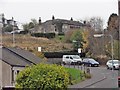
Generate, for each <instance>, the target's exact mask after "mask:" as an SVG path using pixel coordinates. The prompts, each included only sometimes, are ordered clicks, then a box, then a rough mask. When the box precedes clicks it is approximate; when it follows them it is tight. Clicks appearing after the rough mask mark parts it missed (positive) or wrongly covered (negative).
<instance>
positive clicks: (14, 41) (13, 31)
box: [12, 17, 15, 47]
mask: <svg viewBox="0 0 120 90" xmlns="http://www.w3.org/2000/svg"><path fill="white" fill-rule="evenodd" d="M12 25H13V47H15V32H14V18H13V17H12Z"/></svg>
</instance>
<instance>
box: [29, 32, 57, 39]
mask: <svg viewBox="0 0 120 90" xmlns="http://www.w3.org/2000/svg"><path fill="white" fill-rule="evenodd" d="M31 36H34V37H45V38H54V37H55V33H32V34H31Z"/></svg>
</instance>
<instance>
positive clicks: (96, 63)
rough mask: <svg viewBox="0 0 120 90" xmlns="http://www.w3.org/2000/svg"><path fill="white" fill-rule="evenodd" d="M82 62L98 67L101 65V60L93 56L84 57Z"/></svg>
mask: <svg viewBox="0 0 120 90" xmlns="http://www.w3.org/2000/svg"><path fill="white" fill-rule="evenodd" d="M82 64H84V65H86V66H96V67H98V66H99V65H100V64H99V62H97V61H96V60H95V59H93V58H84V59H83V61H82Z"/></svg>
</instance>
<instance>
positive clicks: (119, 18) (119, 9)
mask: <svg viewBox="0 0 120 90" xmlns="http://www.w3.org/2000/svg"><path fill="white" fill-rule="evenodd" d="M118 23H119V25H118V29H119V31H118V32H119V45H118V46H119V50H118V53H120V0H118ZM118 58H119V60H120V55H119V56H118Z"/></svg>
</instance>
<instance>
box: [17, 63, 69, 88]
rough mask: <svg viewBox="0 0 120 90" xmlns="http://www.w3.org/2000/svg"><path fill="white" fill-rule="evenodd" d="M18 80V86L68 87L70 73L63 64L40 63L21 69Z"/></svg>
mask: <svg viewBox="0 0 120 90" xmlns="http://www.w3.org/2000/svg"><path fill="white" fill-rule="evenodd" d="M16 81H17V84H16V88H39V89H40V90H46V89H48V90H56V89H66V88H67V86H68V84H69V75H68V73H67V71H66V70H65V68H64V67H62V66H57V65H48V64H38V65H34V66H31V67H27V68H25V69H24V70H23V71H21V72H20V73H19V74H18V76H17V79H16Z"/></svg>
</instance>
